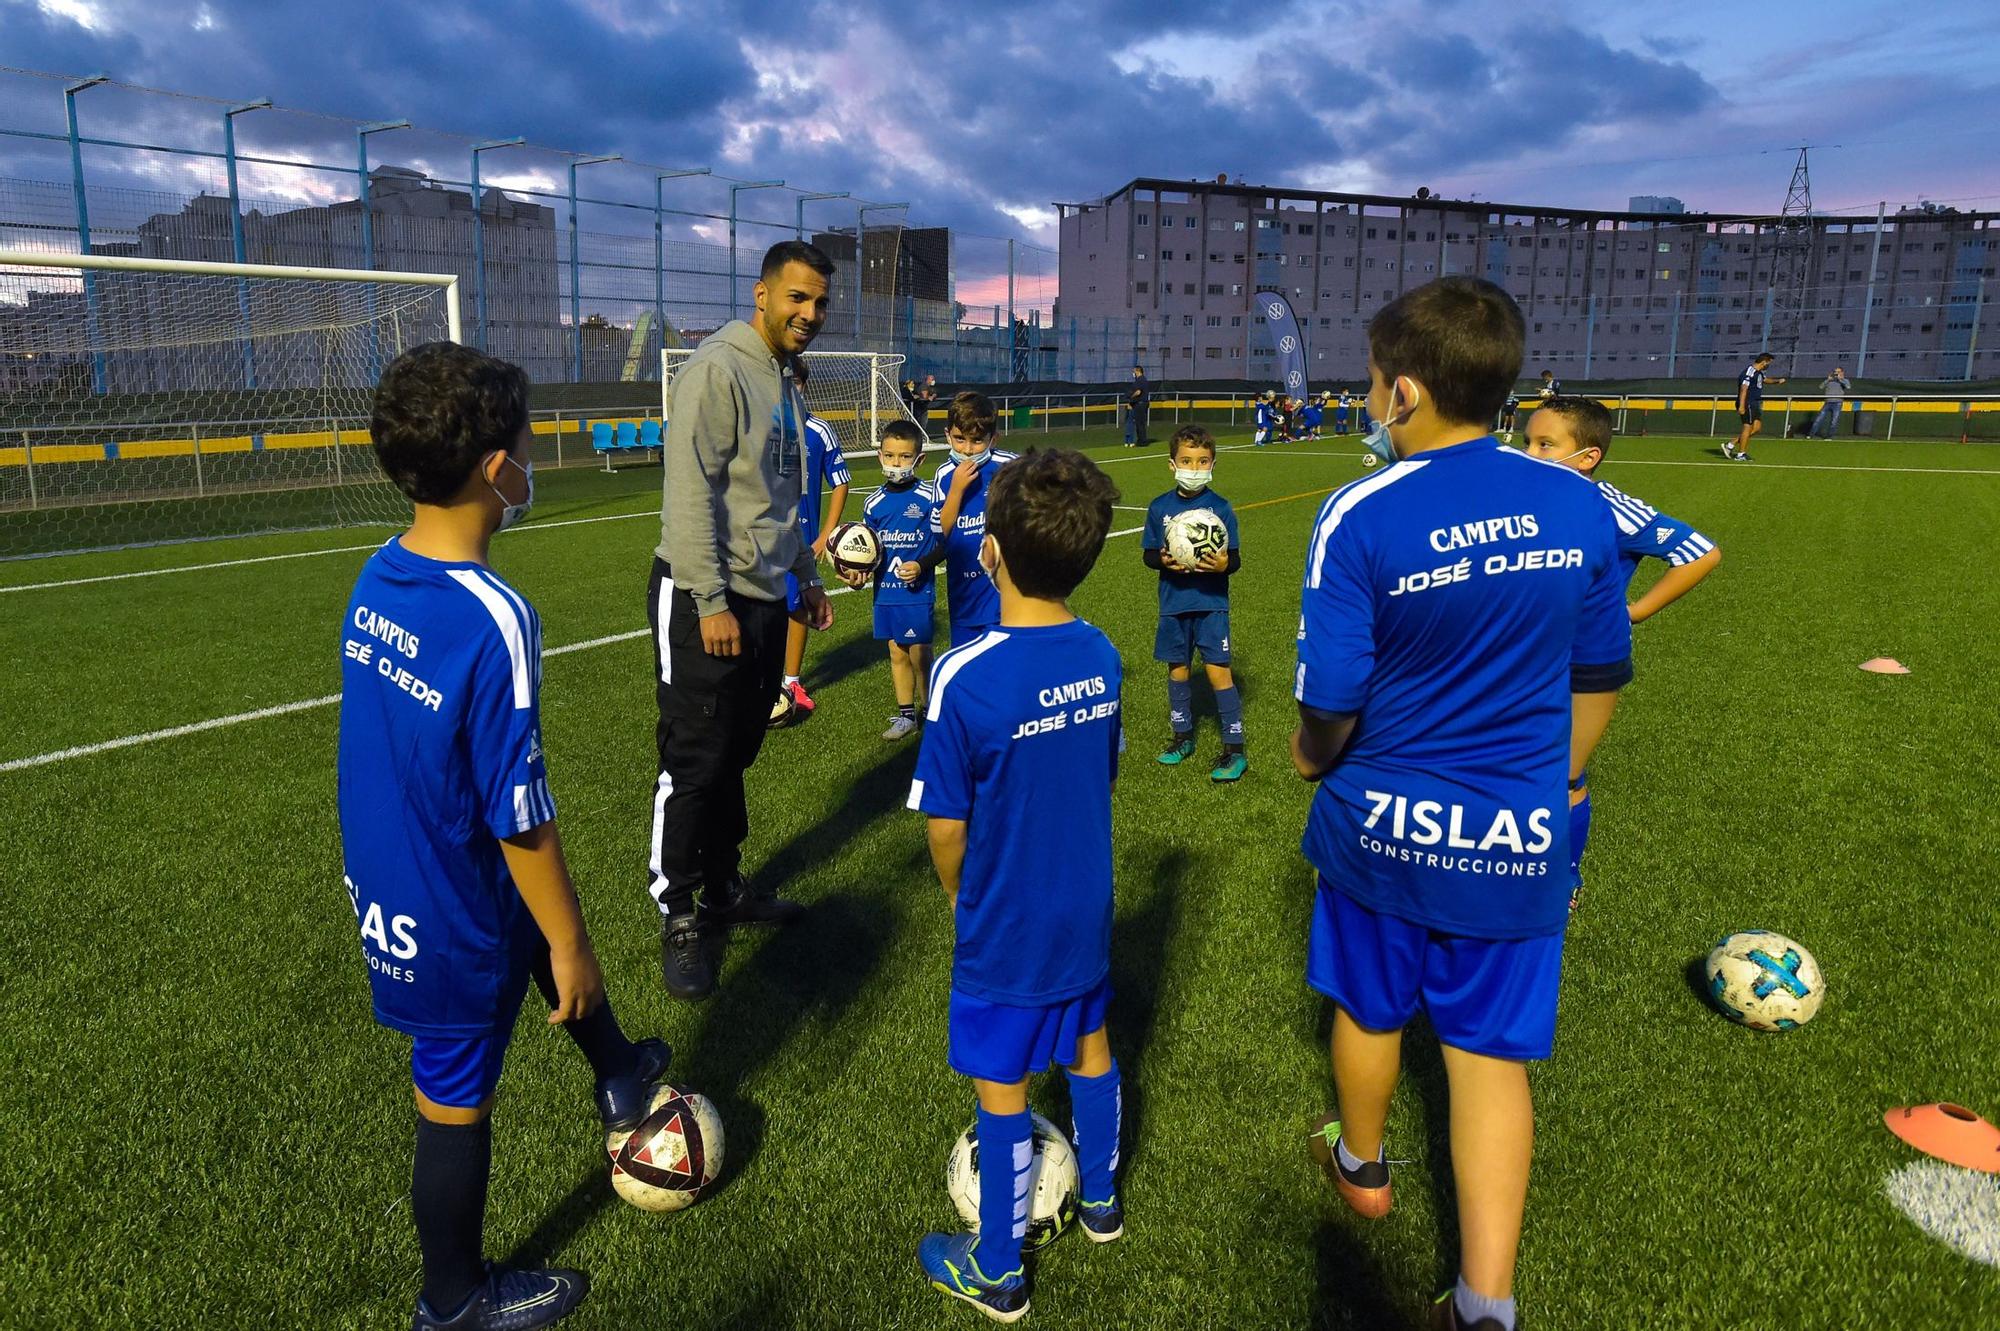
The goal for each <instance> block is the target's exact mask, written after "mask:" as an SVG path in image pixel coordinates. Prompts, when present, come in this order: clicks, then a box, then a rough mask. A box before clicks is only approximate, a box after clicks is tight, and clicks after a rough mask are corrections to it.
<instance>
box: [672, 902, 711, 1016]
mask: <svg viewBox="0 0 2000 1331" xmlns="http://www.w3.org/2000/svg"><path fill="white" fill-rule="evenodd" d="M660 978H661V979H662V980H664V981H665V982H666V986H667V992H668V993H670V994H672V995H673V996H674V997H675V998H686V999H690V1000H692V999H698V998H707V997H708V996H709V995H710V994H712V993H714V992H715V960H714V958H712V957H710V956H709V954H708V943H707V940H706V939H704V938H703V937H702V936H701V921H700V918H699V916H698V915H696V914H695V913H693V912H689V913H688V914H686V915H669V916H666V917H665V918H664V919H663V920H661V922H660Z"/></svg>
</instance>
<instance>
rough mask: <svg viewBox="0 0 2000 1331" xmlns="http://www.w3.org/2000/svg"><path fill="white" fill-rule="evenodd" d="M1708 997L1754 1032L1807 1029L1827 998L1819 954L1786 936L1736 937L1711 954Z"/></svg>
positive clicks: (1747, 933)
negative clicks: (1806, 1026)
mask: <svg viewBox="0 0 2000 1331" xmlns="http://www.w3.org/2000/svg"><path fill="white" fill-rule="evenodd" d="M1707 971H1708V992H1709V996H1710V997H1711V998H1713V999H1714V1000H1715V1005H1716V1006H1717V1007H1719V1008H1721V1009H1722V1014H1723V1015H1724V1016H1726V1017H1728V1018H1729V1019H1730V1020H1731V1021H1736V1022H1741V1023H1742V1024H1743V1025H1745V1026H1748V1027H1750V1028H1751V1029H1752V1030H1759V1031H1788V1030H1791V1029H1792V1028H1793V1027H1794V1026H1803V1025H1805V1024H1806V1023H1807V1022H1809V1021H1811V1020H1812V1019H1813V1014H1814V1013H1815V1012H1818V1011H1819V1005H1820V1000H1821V999H1823V998H1825V997H1826V981H1825V980H1824V979H1822V978H1821V977H1820V973H1819V963H1818V962H1817V961H1815V960H1813V954H1812V953H1810V952H1808V951H1806V950H1805V948H1804V947H1802V946H1801V945H1799V944H1798V943H1795V942H1793V941H1792V940H1791V939H1789V938H1787V937H1785V936H1784V935H1783V934H1774V933H1770V932H1768V931H1766V930H1763V929H1745V930H1743V931H1742V932H1741V933H1733V934H1731V935H1729V936H1728V937H1727V938H1725V939H1723V940H1722V941H1721V942H1719V943H1717V944H1716V945H1715V946H1714V947H1713V948H1711V949H1710V950H1709V954H1708V965H1707Z"/></svg>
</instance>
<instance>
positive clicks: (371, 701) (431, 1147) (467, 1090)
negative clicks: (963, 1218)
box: [336, 342, 672, 1331]
mask: <svg viewBox="0 0 2000 1331" xmlns="http://www.w3.org/2000/svg"><path fill="white" fill-rule="evenodd" d="M369 433H370V435H371V437H372V438H373V439H374V443H375V456H376V460H377V461H378V462H379V463H380V464H381V467H382V470H383V472H384V473H386V474H387V475H388V477H389V479H390V480H391V481H393V482H395V485H396V488H397V489H399V490H401V491H402V492H403V493H404V494H406V495H408V496H409V497H410V500H411V501H412V503H413V504H414V505H415V515H414V517H413V518H412V520H411V522H410V527H409V530H408V531H405V532H403V533H401V534H400V535H397V536H392V537H390V538H389V541H388V542H387V543H386V544H385V545H383V546H382V548H381V549H379V550H377V551H376V552H375V553H374V554H372V555H370V556H369V557H368V562H367V563H366V564H364V565H363V566H362V569H361V575H360V576H359V577H358V578H356V579H355V582H354V592H353V595H352V597H351V598H350V599H349V601H348V605H347V612H346V616H345V617H344V618H343V619H342V621H341V629H342V632H343V634H344V635H345V637H346V641H345V642H344V643H343V644H342V650H341V661H340V675H341V679H340V683H341V688H340V748H339V759H338V765H337V773H338V775H337V779H336V784H337V786H338V799H339V809H340V837H341V848H342V852H343V858H344V873H345V876H346V882H347V895H348V899H349V902H350V904H351V905H352V906H353V907H354V921H355V924H356V925H357V926H358V927H359V929H360V932H361V955H362V957H363V958H364V959H365V960H366V961H367V963H368V980H369V984H370V986H371V988H372V989H373V993H374V1008H375V1020H376V1021H378V1022H380V1023H381V1024H383V1025H384V1026H387V1027H389V1028H390V1029H391V1030H396V1031H401V1032H402V1033H404V1034H405V1035H407V1036H409V1037H410V1079H411V1081H412V1083H413V1084H414V1086H415V1093H416V1109H417V1121H416V1154H415V1160H414V1163H413V1165H412V1168H411V1174H410V1218H411V1220H412V1221H413V1222H415V1225H416V1230H417V1244H418V1247H419V1248H420V1249H421V1251H422V1254H423V1290H422V1292H421V1293H420V1294H419V1295H418V1296H417V1309H416V1314H415V1316H414V1317H412V1318H411V1321H410V1325H411V1327H412V1328H413V1329H414V1331H441V1329H442V1328H447V1327H454V1328H455V1327H499V1326H505V1327H510V1328H517V1329H518V1331H529V1328H533V1327H542V1326H547V1325H549V1324H550V1323H552V1322H554V1321H556V1320H558V1319H559V1318H561V1317H563V1316H564V1315H565V1314H567V1313H568V1312H569V1311H570V1309H572V1308H574V1307H575V1306H576V1305H577V1304H579V1303H581V1302H582V1301H583V1297H584V1294H585V1293H586V1292H587V1291H588V1289H589V1288H590V1282H589V1281H588V1280H587V1279H586V1278H585V1277H584V1276H583V1275H582V1274H581V1273H580V1272H577V1271H570V1270H565V1269H562V1268H551V1269H547V1270H535V1269H529V1268H521V1267H503V1266H493V1265H489V1264H488V1263H487V1261H486V1259H485V1247H484V1233H485V1228H484V1227H485V1221H486V1191H487V1185H488V1182H489V1179H490V1176H491V1173H492V1160H493V1123H492V1120H491V1118H490V1117H489V1114H490V1112H491V1110H492V1108H493V1097H494V1093H495V1091H496V1090H497V1089H498V1088H499V1085H500V1075H501V1068H502V1064H503V1063H504V1061H505V1059H506V1056H507V1046H508V1043H509V1041H510V1040H511V1038H512V1036H513V1034H514V1024H515V1023H514V1018H515V1016H516V1014H517V1013H518V1012H519V1011H520V1007H521V999H522V997H523V996H524V995H525V994H526V992H527V988H528V981H529V980H530V979H532V980H533V981H534V983H535V988H536V989H538V990H539V991H540V992H541V995H542V997H543V999H544V1000H545V1001H547V1003H548V1005H549V1008H550V1012H549V1024H550V1025H552V1026H553V1025H560V1026H562V1028H563V1029H564V1031H565V1032H567V1033H568V1035H569V1036H570V1038H571V1040H572V1041H574V1043H575V1044H576V1047H577V1048H578V1049H579V1050H580V1051H581V1052H582V1054H583V1056H584V1058H585V1059H587V1060H588V1061H589V1063H590V1069H591V1075H592V1076H593V1078H594V1079H595V1081H596V1091H597V1113H598V1116H599V1119H600V1121H601V1123H602V1126H603V1128H604V1130H605V1132H607V1133H609V1132H614V1131H620V1130H623V1131H628V1132H629V1131H630V1130H631V1129H633V1128H635V1127H637V1126H638V1124H639V1121H640V1119H641V1117H643V1115H644V1113H645V1108H646V1102H647V1099H648V1098H649V1097H648V1091H649V1088H650V1086H651V1084H652V1083H653V1082H656V1081H658V1080H659V1079H660V1077H661V1076H663V1075H664V1074H665V1073H666V1070H667V1063H668V1060H669V1059H670V1058H671V1057H672V1054H671V1052H670V1051H669V1050H668V1048H667V1046H666V1044H665V1043H664V1042H662V1041H659V1040H643V1041H640V1042H639V1043H637V1044H635V1043H633V1042H632V1041H631V1040H628V1039H626V1038H625V1033H624V1031H622V1030H620V1029H619V1026H618V1019H617V1018H616V1017H614V1016H612V1015H611V1006H610V1004H609V1002H608V1001H607V1000H606V999H605V996H604V976H603V975H602V973H600V971H599V970H598V965H597V955H596V953H595V952H594V951H593V950H592V948H591V945H590V934H589V932H588V931H587V930H586V929H585V928H584V923H583V910H582V907H581V906H580V905H578V903H577V895H576V884H575V883H574V882H572V881H571V879H570V873H569V866H568V865H567V864H566V863H565V862H564V859H563V846H562V838H561V837H560V836H559V835H558V834H557V832H556V801H555V796H554V795H553V794H552V793H551V791H550V789H549V774H548V762H547V759H546V757H545V756H544V754H543V750H542V726H541V684H542V621H541V616H539V615H537V614H536V613H535V608H534V607H533V606H532V605H530V604H528V601H527V599H526V598H525V597H523V596H522V595H521V593H520V592H519V591H517V590H515V588H514V587H513V586H512V585H511V584H509V583H508V582H506V581H505V580H504V579H502V578H501V577H500V576H499V575H498V574H496V573H494V572H493V570H492V568H491V567H489V566H488V563H487V545H488V543H489V542H490V541H491V540H492V538H493V534H494V533H495V532H498V531H502V530H504V529H506V528H507V527H510V526H512V525H513V524H514V523H516V522H518V521H519V520H520V519H521V518H523V517H525V516H527V512H528V509H529V508H530V506H532V505H533V503H534V500H535V476H534V466H533V463H531V462H530V461H529V458H528V446H529V443H530V442H531V441H532V439H533V437H534V436H533V435H532V434H531V433H530V431H529V428H528V377H527V376H526V375H525V374H523V373H522V372H521V370H520V367H519V366H515V365H510V364H508V363H507V362H505V361H502V360H495V359H494V358H492V357H490V356H485V355H482V354H481V353H479V352H477V351H474V350H472V349H471V348H470V347H462V346H458V345H456V344H454V343H449V342H432V343H429V344H427V345H425V346H420V347H415V348H413V349H411V350H409V351H406V352H404V353H403V354H402V355H401V356H398V357H397V358H396V359H395V360H394V361H392V362H391V363H390V364H389V367H388V368H387V369H386V370H384V371H383V373H382V381H381V383H380V384H378V385H377V386H376V389H375V402H374V411H373V414H372V416H371V418H370V421H369ZM598 1159H599V1163H600V1166H601V1164H602V1160H603V1157H602V1156H600V1157H598ZM391 1209H394V1208H391ZM517 1228H518V1225H517V1224H510V1225H509V1226H508V1229H509V1230H510V1231H511V1230H515V1229H517Z"/></svg>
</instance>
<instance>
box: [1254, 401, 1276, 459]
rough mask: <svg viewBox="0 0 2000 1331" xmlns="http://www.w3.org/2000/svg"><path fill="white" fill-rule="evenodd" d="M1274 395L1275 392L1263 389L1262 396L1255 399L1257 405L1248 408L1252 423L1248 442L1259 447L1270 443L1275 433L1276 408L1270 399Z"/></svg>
mask: <svg viewBox="0 0 2000 1331" xmlns="http://www.w3.org/2000/svg"><path fill="white" fill-rule="evenodd" d="M1276 396H1277V394H1275V393H1273V392H1272V391H1271V390H1270V389H1268V388H1267V389H1265V390H1264V393H1263V396H1261V397H1259V398H1258V399H1257V405H1256V406H1255V407H1253V408H1251V410H1250V419H1251V423H1252V433H1251V435H1250V442H1251V443H1253V444H1255V445H1257V447H1259V448H1262V447H1263V446H1264V445H1266V444H1268V443H1270V442H1271V440H1272V438H1273V437H1274V435H1275V433H1276V429H1277V424H1278V408H1277V406H1276V405H1275V403H1274V402H1273V401H1272V399H1273V398H1275V397H1276Z"/></svg>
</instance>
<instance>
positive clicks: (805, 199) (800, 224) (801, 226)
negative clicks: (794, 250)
mask: <svg viewBox="0 0 2000 1331" xmlns="http://www.w3.org/2000/svg"><path fill="white" fill-rule="evenodd" d="M848 197H850V195H849V194H848V192H847V191H846V190H842V191H840V193H838V194H801V195H799V198H798V205H799V207H798V221H797V222H796V223H795V224H794V225H793V227H792V236H793V238H794V239H797V240H804V239H805V238H806V205H807V204H808V203H810V202H812V201H813V200H814V199H845V198H848Z"/></svg>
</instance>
